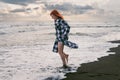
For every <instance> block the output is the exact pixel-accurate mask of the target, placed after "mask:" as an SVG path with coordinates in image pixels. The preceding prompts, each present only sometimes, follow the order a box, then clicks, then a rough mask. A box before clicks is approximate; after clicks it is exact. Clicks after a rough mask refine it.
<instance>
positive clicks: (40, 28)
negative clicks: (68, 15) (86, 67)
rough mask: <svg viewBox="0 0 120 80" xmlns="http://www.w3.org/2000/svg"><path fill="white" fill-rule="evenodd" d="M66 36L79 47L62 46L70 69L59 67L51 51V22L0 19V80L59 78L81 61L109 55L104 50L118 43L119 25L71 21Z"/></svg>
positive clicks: (53, 35) (94, 59)
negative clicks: (116, 41) (113, 42)
mask: <svg viewBox="0 0 120 80" xmlns="http://www.w3.org/2000/svg"><path fill="white" fill-rule="evenodd" d="M70 26H71V31H70V35H69V40H70V41H73V42H75V43H77V44H78V45H79V48H78V49H70V48H68V47H65V50H64V51H65V53H67V54H69V63H68V65H69V66H70V67H71V68H70V69H69V70H66V69H61V68H60V67H61V66H62V62H61V59H60V56H59V54H58V53H53V52H52V47H53V43H54V40H55V30H54V25H53V24H50V23H47V24H46V23H38V22H15V23H12V22H1V23H0V80H60V79H63V78H65V77H66V76H64V75H65V74H66V73H69V72H75V71H76V70H77V68H78V67H80V66H81V64H82V63H89V62H93V61H97V59H98V58H100V57H103V56H108V55H109V54H114V53H108V52H107V51H108V50H109V48H111V47H116V46H117V45H118V44H112V43H110V42H108V41H112V40H120V36H119V35H120V28H119V27H120V26H119V25H108V24H80V23H70Z"/></svg>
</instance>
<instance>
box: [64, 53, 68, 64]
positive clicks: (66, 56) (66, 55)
mask: <svg viewBox="0 0 120 80" xmlns="http://www.w3.org/2000/svg"><path fill="white" fill-rule="evenodd" d="M68 57H69V55H68V54H65V58H66V61H67V63H68Z"/></svg>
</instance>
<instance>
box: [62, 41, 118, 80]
mask: <svg viewBox="0 0 120 80" xmlns="http://www.w3.org/2000/svg"><path fill="white" fill-rule="evenodd" d="M110 42H111V43H120V40H117V41H110ZM108 52H115V54H110V55H109V56H105V57H102V58H99V59H98V61H95V62H91V63H85V64H82V65H81V67H79V68H78V70H77V72H75V73H68V74H66V76H67V78H66V79H64V80H120V45H119V46H118V47H114V48H110V49H109V51H108Z"/></svg>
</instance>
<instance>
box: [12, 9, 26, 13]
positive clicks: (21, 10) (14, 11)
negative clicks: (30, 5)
mask: <svg viewBox="0 0 120 80" xmlns="http://www.w3.org/2000/svg"><path fill="white" fill-rule="evenodd" d="M10 12H12V13H16V12H25V9H14V10H11V11H10Z"/></svg>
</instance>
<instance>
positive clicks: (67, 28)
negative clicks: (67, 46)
mask: <svg viewBox="0 0 120 80" xmlns="http://www.w3.org/2000/svg"><path fill="white" fill-rule="evenodd" d="M61 28H62V35H63V36H66V35H67V34H68V33H69V31H70V26H69V25H68V24H67V22H66V21H64V20H63V21H62V22H61Z"/></svg>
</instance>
